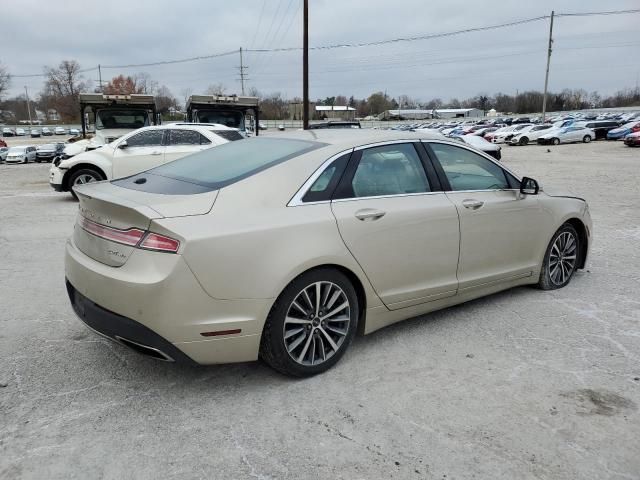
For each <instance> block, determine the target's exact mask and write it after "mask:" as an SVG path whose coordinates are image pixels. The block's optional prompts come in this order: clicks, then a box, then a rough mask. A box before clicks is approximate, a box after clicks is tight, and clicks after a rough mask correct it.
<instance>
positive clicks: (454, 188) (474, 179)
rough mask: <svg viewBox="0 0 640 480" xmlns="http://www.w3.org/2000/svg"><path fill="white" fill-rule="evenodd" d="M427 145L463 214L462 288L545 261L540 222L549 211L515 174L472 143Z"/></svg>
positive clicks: (524, 272) (524, 273)
mask: <svg viewBox="0 0 640 480" xmlns="http://www.w3.org/2000/svg"><path fill="white" fill-rule="evenodd" d="M429 146H430V148H431V151H432V152H433V153H434V154H435V156H436V158H437V165H436V166H437V167H438V169H439V171H440V172H441V175H443V176H444V177H445V180H444V181H443V183H448V185H447V186H446V190H447V192H446V195H447V197H448V198H449V199H450V200H451V201H452V202H453V203H454V204H455V206H456V208H457V210H458V214H459V216H460V261H459V267H458V281H459V289H460V292H462V291H464V290H465V289H467V288H474V287H478V286H482V285H486V284H490V283H494V282H500V281H504V280H509V279H514V278H518V277H526V276H530V275H531V274H532V272H533V271H534V270H535V269H536V268H537V266H538V264H539V263H540V262H541V261H542V259H541V258H539V250H540V249H539V245H540V240H539V237H540V234H539V232H538V226H539V225H543V224H544V221H543V220H542V219H543V217H545V213H544V211H543V209H542V208H541V206H540V204H539V202H538V199H537V198H536V196H535V195H522V194H521V193H520V190H519V188H518V185H517V184H519V181H518V180H517V179H516V178H515V177H513V175H511V174H510V173H509V172H506V171H505V170H504V169H503V168H502V167H500V166H499V165H498V164H497V163H495V162H493V161H491V160H489V159H488V158H486V157H484V156H482V155H480V154H478V153H475V152H474V151H472V150H470V149H467V148H464V147H458V146H454V145H450V144H445V143H437V142H430V143H429Z"/></svg>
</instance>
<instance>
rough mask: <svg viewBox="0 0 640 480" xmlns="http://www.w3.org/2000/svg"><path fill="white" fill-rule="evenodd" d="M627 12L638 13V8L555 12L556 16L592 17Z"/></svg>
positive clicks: (639, 11) (639, 10)
mask: <svg viewBox="0 0 640 480" xmlns="http://www.w3.org/2000/svg"><path fill="white" fill-rule="evenodd" d="M627 13H640V9H638V8H636V9H633V10H609V11H604V12H576V13H556V17H593V16H605V15H623V14H627Z"/></svg>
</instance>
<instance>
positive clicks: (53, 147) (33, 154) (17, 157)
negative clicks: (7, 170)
mask: <svg viewBox="0 0 640 480" xmlns="http://www.w3.org/2000/svg"><path fill="white" fill-rule="evenodd" d="M64 146H65V144H64V143H62V142H58V143H47V144H45V145H38V146H37V147H36V146H34V145H16V146H13V147H0V161H2V162H5V163H29V162H37V163H41V162H53V161H54V160H55V159H56V158H57V157H60V156H62V154H63V152H64Z"/></svg>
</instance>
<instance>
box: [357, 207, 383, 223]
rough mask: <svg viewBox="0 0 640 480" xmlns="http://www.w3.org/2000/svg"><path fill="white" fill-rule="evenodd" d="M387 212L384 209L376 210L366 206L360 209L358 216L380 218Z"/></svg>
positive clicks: (366, 218) (362, 218) (359, 218)
mask: <svg viewBox="0 0 640 480" xmlns="http://www.w3.org/2000/svg"><path fill="white" fill-rule="evenodd" d="M385 213H387V212H383V211H382V210H375V209H373V208H364V209H362V210H358V211H357V212H356V218H357V219H358V220H362V221H365V220H378V219H379V218H382V217H384V215H385Z"/></svg>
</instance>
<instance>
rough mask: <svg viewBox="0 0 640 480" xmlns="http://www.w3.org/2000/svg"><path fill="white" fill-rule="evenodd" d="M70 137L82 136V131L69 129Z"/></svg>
mask: <svg viewBox="0 0 640 480" xmlns="http://www.w3.org/2000/svg"><path fill="white" fill-rule="evenodd" d="M69 135H74V136H75V135H80V130H78V129H77V128H70V129H69Z"/></svg>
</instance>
